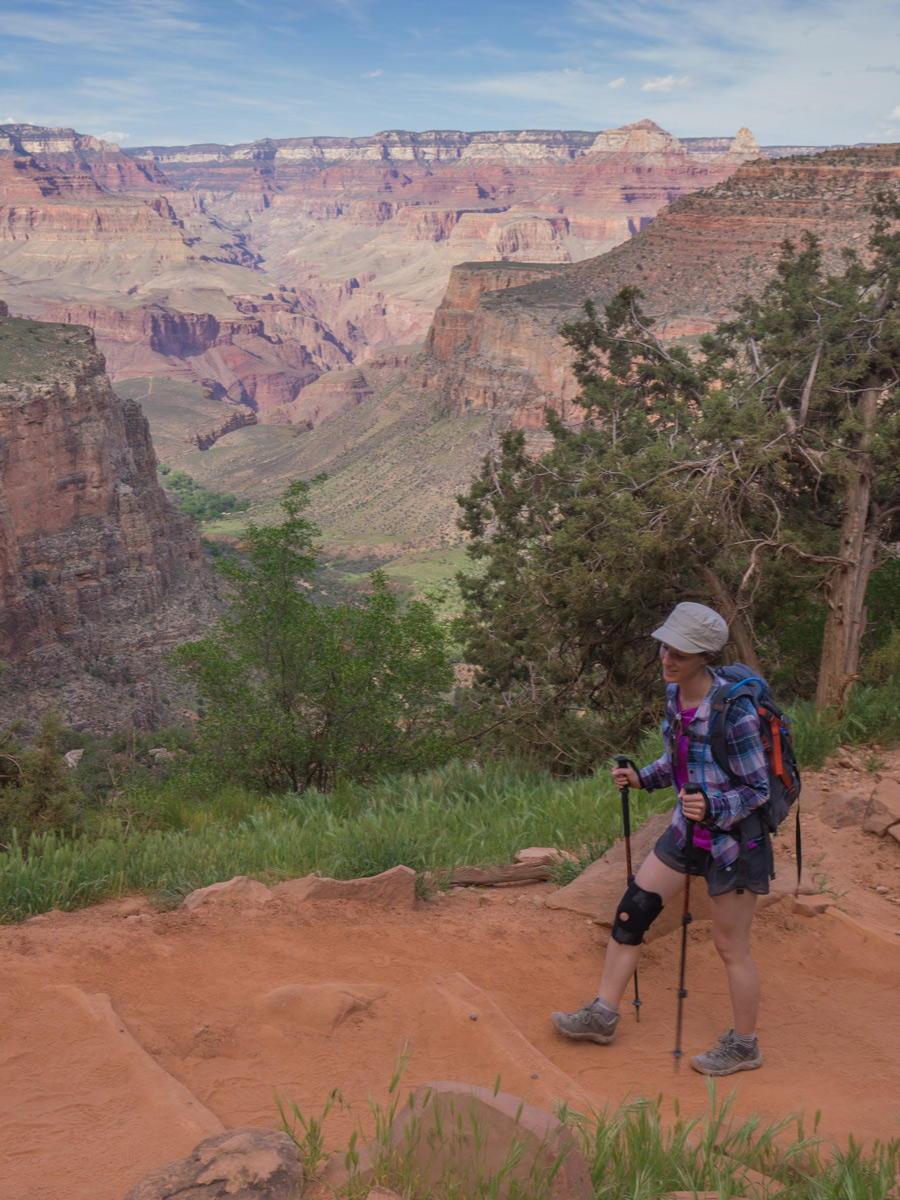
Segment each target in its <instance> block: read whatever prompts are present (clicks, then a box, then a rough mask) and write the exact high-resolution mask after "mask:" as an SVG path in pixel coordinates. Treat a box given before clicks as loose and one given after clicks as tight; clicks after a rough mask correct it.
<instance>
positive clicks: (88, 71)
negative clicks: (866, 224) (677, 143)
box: [0, 0, 900, 146]
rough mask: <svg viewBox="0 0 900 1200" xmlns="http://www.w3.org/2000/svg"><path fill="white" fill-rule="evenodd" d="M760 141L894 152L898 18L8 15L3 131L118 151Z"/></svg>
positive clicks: (687, 3) (475, 3)
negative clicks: (555, 137)
mask: <svg viewBox="0 0 900 1200" xmlns="http://www.w3.org/2000/svg"><path fill="white" fill-rule="evenodd" d="M643 117H650V118H652V119H653V120H655V121H657V122H658V123H659V124H660V125H662V126H663V127H664V128H666V129H669V130H670V131H671V132H673V133H675V134H676V135H678V136H680V137H691V136H702V135H710V134H718V135H722V134H731V133H734V132H735V131H736V130H737V129H738V127H739V126H740V125H748V126H749V127H750V128H751V129H752V130H753V132H754V133H755V134H756V136H757V137H758V139H759V141H760V142H761V143H763V144H773V143H780V144H794V143H801V144H805V143H808V144H814V145H824V144H828V143H832V142H857V141H883V140H900V5H898V3H897V0H857V3H856V4H852V3H850V0H842V2H840V3H831V2H829V0H815V2H809V3H807V2H796V0H790V2H788V0H743V2H742V0H719V2H716V3H712V2H703V0H556V3H547V2H546V0H542V2H541V3H538V2H537V0H520V2H518V3H516V2H509V3H507V2H506V0H480V2H479V0H443V3H440V2H438V3H424V2H420V0H405V2H403V0H295V2H293V3H290V2H285V0H271V2H270V3H263V2H261V0H0V123H5V122H8V121H16V122H29V123H32V124H37V125H64V126H72V127H74V128H76V129H78V130H80V131H82V132H85V133H93V134H95V135H98V136H102V137H106V138H108V139H110V140H112V141H119V142H120V143H121V144H123V145H125V146H139V145H148V144H170V145H171V144H183V143H189V142H205V141H213V142H227V143H233V142H244V141H253V140H255V139H256V138H261V137H276V138H278V137H302V136H309V135H316V134H317V135H332V136H367V135H370V134H372V133H375V132H377V131H379V130H384V129H411V130H425V129H465V130H477V129H522V128H537V129H588V130H595V129H608V128H611V127H613V126H616V125H621V124H625V123H627V122H631V121H637V120H640V119H641V118H643Z"/></svg>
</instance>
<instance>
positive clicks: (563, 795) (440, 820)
mask: <svg viewBox="0 0 900 1200" xmlns="http://www.w3.org/2000/svg"><path fill="white" fill-rule="evenodd" d="M197 786H198V787H199V784H198V785H197ZM194 795H195V796H196V797H197V798H192V795H191V792H190V786H189V785H188V786H186V780H185V779H172V780H169V781H168V782H167V783H165V784H164V785H162V786H161V787H158V788H155V789H154V790H153V791H144V792H142V791H140V790H135V791H134V792H133V793H132V794H131V796H130V797H129V798H127V799H125V800H120V801H118V811H117V812H115V813H111V814H109V815H106V816H101V817H98V818H96V819H95V821H94V822H93V824H92V826H91V827H90V828H88V829H87V830H86V831H85V832H83V833H81V834H80V835H78V836H76V837H68V836H65V835H61V834H57V833H48V834H44V835H39V836H35V837H33V838H32V839H31V842H30V844H29V845H28V847H27V851H26V849H25V848H23V847H22V846H21V845H20V844H19V842H18V841H16V840H14V841H13V842H12V844H11V845H10V846H9V848H8V849H7V850H6V851H5V852H4V853H2V854H0V916H2V917H3V918H4V919H5V920H8V921H9V920H13V921H15V920H22V919H23V918H25V917H27V916H30V915H32V914H34V913H39V912H45V911H47V910H49V909H51V908H61V909H72V908H78V907H81V906H83V905H86V904H91V903H94V902H96V901H98V900H101V899H103V898H104V897H108V896H115V895H123V894H126V893H128V892H132V891H140V892H148V893H150V894H152V895H154V896H156V897H157V898H158V899H159V901H160V902H161V903H175V902H177V901H178V900H180V899H181V898H182V897H183V896H184V895H186V894H187V892H189V891H191V890H192V889H194V888H197V887H205V886H206V885H207V884H210V883H214V882H216V881H217V880H221V879H228V878H230V877H231V876H233V875H238V874H241V875H251V876H255V877H257V878H260V879H263V880H264V881H266V882H272V881H277V880H280V879H288V878H294V877H297V876H300V875H305V874H309V873H311V872H318V873H320V874H322V875H329V876H332V877H334V878H338V879H352V878H357V877H360V876H365V875H374V874H377V873H378V872H380V871H384V870H387V869H388V868H390V867H393V866H396V865H397V864H399V863H403V864H405V865H406V866H410V867H412V868H414V869H415V870H416V871H419V872H425V871H433V872H436V871H440V870H441V869H443V868H449V867H453V866H457V865H480V864H485V863H497V862H509V861H511V859H512V858H513V856H514V854H515V852H516V851H517V850H520V849H522V847H524V846H530V845H542V846H559V847H563V848H569V849H572V850H575V851H576V852H579V853H581V854H582V855H583V856H584V857H586V858H589V857H595V856H596V855H597V854H599V853H601V852H602V850H603V849H605V848H606V847H607V846H608V845H610V844H611V843H612V841H613V840H614V839H615V838H616V837H617V836H618V833H619V825H620V822H621V815H620V806H619V794H618V792H617V790H616V789H615V787H614V786H613V783H612V780H611V778H610V776H609V774H608V773H607V772H606V771H602V772H600V773H599V774H598V776H597V777H596V778H591V779H582V780H577V781H569V782H560V781H558V780H553V779H551V778H550V777H549V776H548V775H546V774H544V773H542V772H539V771H536V770H531V769H529V768H526V767H516V766H510V765H501V764H496V763H487V764H485V766H483V767H480V766H477V765H475V764H464V763H452V764H450V765H449V766H447V767H444V768H441V769H438V770H434V771H430V772H428V773H427V774H423V775H420V776H418V777H401V778H397V779H388V780H385V781H383V782H381V783H379V784H376V785H373V786H370V787H363V786H358V785H339V786H338V787H336V788H335V789H334V791H333V792H331V793H330V794H329V795H323V794H321V793H318V792H306V793H303V794H301V795H290V796H282V797H270V798H265V799H258V798H256V797H254V796H252V795H249V794H247V793H244V792H242V791H240V790H239V789H235V788H231V789H228V788H225V789H218V790H216V791H215V793H214V794H213V795H212V796H207V797H206V798H199V793H197V792H195V793H194ZM632 795H633V808H634V818H633V819H634V821H635V823H636V824H638V823H640V821H642V820H643V819H645V818H646V816H647V814H648V812H650V811H652V808H653V804H654V801H653V798H652V797H649V796H648V795H647V794H646V793H633V794H632ZM666 803H667V801H666V799H665V796H664V794H662V793H659V794H657V797H656V805H657V806H658V805H659V804H666Z"/></svg>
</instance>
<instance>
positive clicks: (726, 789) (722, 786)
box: [638, 672, 769, 867]
mask: <svg viewBox="0 0 900 1200" xmlns="http://www.w3.org/2000/svg"><path fill="white" fill-rule="evenodd" d="M712 674H713V682H712V686H711V687H710V689H709V691H708V692H707V694H706V699H705V700H704V701H703V703H702V704H701V705H700V707H699V708H698V709H697V712H696V713H695V715H694V719H693V720H692V721H690V722H689V724H688V728H687V729H686V730H685V733H686V734H687V736H688V747H687V769H688V779H690V780H691V781H692V782H693V783H698V784H699V785H700V786H701V787H702V788H703V790H704V791H705V792H706V798H707V802H708V810H707V817H706V820H705V821H704V822H703V825H704V828H707V829H709V831H710V840H711V842H712V855H713V858H714V859H715V862H716V865H717V866H719V867H726V866H728V865H729V864H731V863H733V862H735V861H736V860H737V857H738V854H739V851H740V844H739V842H738V840H737V838H735V837H732V836H731V834H730V833H729V832H728V830H731V829H734V827H735V826H736V825H739V824H740V823H741V821H743V819H744V818H745V817H746V816H747V815H748V814H749V813H751V812H753V810H754V809H755V808H759V806H760V805H761V804H764V803H765V802H766V800H767V799H768V797H769V767H768V763H767V761H766V754H765V750H764V749H763V744H762V739H761V738H760V734H759V718H758V716H757V714H756V709H755V707H754V705H753V701H752V700H751V699H750V698H749V697H747V696H741V697H739V698H738V699H737V700H736V701H735V702H734V704H732V705H729V707H728V709H727V710H726V717H725V737H726V741H727V744H728V765H729V767H730V773H726V772H725V771H723V770H722V768H721V767H720V766H719V764H718V763H717V762H716V760H715V759H714V758H713V754H712V749H711V748H710V746H709V744H708V742H707V740H706V734H707V731H708V729H709V719H710V701H711V699H712V695H713V692H714V691H715V690H716V688H718V687H719V686H720V685H722V684H724V683H727V680H725V679H722V678H721V677H720V676H718V675H716V674H715V672H713V673H712ZM678 720H679V716H678V687H677V685H676V684H674V683H670V684H669V685H668V686H667V687H666V715H665V718H664V720H663V723H662V733H663V741H664V743H665V746H666V752H665V754H664V755H663V756H662V758H658V759H657V760H656V762H652V763H650V764H649V765H648V766H646V767H641V769H640V771H639V772H638V778H639V779H640V782H641V787H643V788H646V790H647V791H648V792H653V791H656V790H657V789H659V788H664V787H671V786H672V784H673V781H674V778H675V775H674V772H673V770H672V765H673V760H674V755H675V745H676V737H675V736H674V734H675V730H676V723H677V722H678ZM672 828H673V829H674V830H675V833H676V836H677V838H678V844H679V845H680V846H683V845H684V844H685V842H686V841H687V825H686V823H685V819H684V814H683V813H682V811H681V805H680V804H676V806H675V809H674V812H673V813H672Z"/></svg>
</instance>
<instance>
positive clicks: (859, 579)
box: [816, 387, 883, 712]
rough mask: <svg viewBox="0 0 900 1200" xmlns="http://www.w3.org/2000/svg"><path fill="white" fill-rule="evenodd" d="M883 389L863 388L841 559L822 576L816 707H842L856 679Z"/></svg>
mask: <svg viewBox="0 0 900 1200" xmlns="http://www.w3.org/2000/svg"><path fill="white" fill-rule="evenodd" d="M882 391H883V389H882V388H880V387H868V388H866V390H865V391H864V392H863V393H862V396H861V398H860V404H859V415H860V419H861V421H862V425H863V432H862V434H861V435H860V444H859V448H858V450H857V451H856V452H855V454H854V459H855V462H856V471H855V473H854V475H853V476H852V478H851V479H850V482H849V484H848V486H847V493H846V497H845V500H844V518H843V521H842V523H841V541H840V548H839V550H838V554H839V555H840V557H841V558H842V559H844V560H845V562H844V563H843V564H842V565H841V566H837V567H835V568H834V569H833V570H832V571H831V572H830V573H829V575H828V578H827V579H826V581H825V589H824V590H825V600H826V602H827V604H828V616H827V618H826V621H825V634H824V638H823V641H822V662H821V666H820V667H819V679H818V685H817V687H816V712H822V711H824V710H825V709H828V708H832V709H837V710H839V709H841V708H842V707H843V705H844V704H845V703H846V701H847V698H848V696H849V694H850V690H851V688H852V687H853V684H854V682H855V681H856V679H857V670H858V668H859V647H860V643H861V642H862V637H863V634H864V633H865V631H866V588H867V587H868V583H869V576H870V575H871V574H872V565H873V563H874V560H875V547H876V546H877V544H878V535H879V529H878V519H877V517H876V516H875V515H874V514H873V511H872V502H871V501H872V478H871V463H870V461H869V455H868V452H867V451H868V444H869V435H870V431H871V429H872V426H873V423H874V421H875V416H876V413H877V411H878V399H879V396H880V395H881V394H882Z"/></svg>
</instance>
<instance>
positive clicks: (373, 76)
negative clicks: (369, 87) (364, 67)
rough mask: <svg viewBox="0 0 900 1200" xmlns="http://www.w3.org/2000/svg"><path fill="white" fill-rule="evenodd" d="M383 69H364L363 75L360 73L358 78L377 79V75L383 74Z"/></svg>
mask: <svg viewBox="0 0 900 1200" xmlns="http://www.w3.org/2000/svg"><path fill="white" fill-rule="evenodd" d="M383 74H384V71H383V70H382V69H381V67H379V68H378V70H377V71H366V73H365V75H360V79H377V78H378V76H379V75H383Z"/></svg>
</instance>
